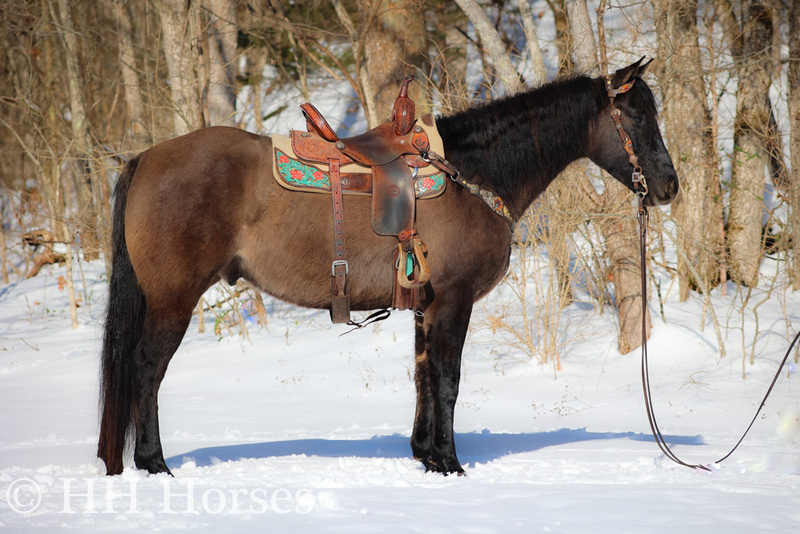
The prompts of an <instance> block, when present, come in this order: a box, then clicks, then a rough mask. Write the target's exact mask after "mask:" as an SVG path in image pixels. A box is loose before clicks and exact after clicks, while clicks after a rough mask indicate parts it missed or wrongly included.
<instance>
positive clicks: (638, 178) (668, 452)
mask: <svg viewBox="0 0 800 534" xmlns="http://www.w3.org/2000/svg"><path fill="white" fill-rule="evenodd" d="M631 87H633V82H630V83H627V84H624V85H622V86H621V87H619V88H617V89H614V88H613V87H612V85H611V77H610V76H606V90H607V91H608V96H609V98H610V99H611V118H612V119H614V122H615V123H616V126H617V132H618V133H619V136H620V140H621V141H622V145H623V147H624V148H625V151H626V152H627V153H628V159H629V161H630V162H631V164H632V165H633V169H634V170H633V174H632V179H633V190H634V194H635V195H636V201H637V204H638V210H637V214H636V219H637V221H638V223H639V264H640V272H641V290H642V296H641V298H642V390H643V392H644V403H645V408H646V409H647V420H648V422H649V423H650V430H651V431H652V434H653V438H654V439H655V440H656V443H657V444H658V448H659V449H661V452H663V453H664V455H665V456H666V457H667V458H669V459H670V460H672V461H673V462H675V463H677V464H679V465H682V466H684V467H689V468H692V469H697V470H701V471H711V470H712V467H716V466H717V465H718V464H720V463H721V462H723V461H725V460H726V459H728V458H729V457H730V456H731V455H732V454H733V453H734V451H736V449H738V448H739V445H741V444H742V442H743V441H744V438H745V437H746V436H747V434H748V433H749V432H750V429H751V428H752V427H753V425H754V424H755V422H756V420H757V419H758V416H759V415H760V414H761V410H762V409H763V408H764V405H765V404H766V403H767V398H769V396H770V394H771V393H772V390H773V388H774V387H775V384H776V383H777V381H778V378H779V377H780V375H781V371H782V370H783V367H784V365H785V364H786V361H787V360H788V359H789V355H790V354H791V353H792V349H793V348H794V346H795V344H797V341H798V340H799V339H800V332H798V333H797V335H796V336H795V337H794V339H793V340H792V342H791V343H790V344H789V349H788V350H787V351H786V354H785V355H784V356H783V360H781V364H780V365H779V366H778V370H777V371H776V372H775V376H774V377H773V378H772V382H771V383H770V385H769V388H767V392H766V393H765V394H764V398H763V399H762V400H761V404H760V405H759V406H758V409H757V410H756V413H755V415H754V416H753V419H752V420H751V421H750V424H749V425H748V426H747V429H746V430H745V431H744V433H743V434H742V437H741V438H739V441H737V442H736V445H734V446H733V448H732V449H731V450H730V451H729V452H728V453H727V454H726V455H725V456H723V457H722V458H720V459H719V460H717V461H716V462H713V463H712V464H692V463H688V462H685V461H684V460H681V459H680V458H679V457H678V455H677V454H675V452H673V451H672V449H671V448H670V447H669V445H668V444H667V440H666V438H665V437H664V435H663V434H662V433H661V429H660V428H659V426H658V422H657V421H656V415H655V411H654V409H653V397H652V392H651V388H650V369H649V362H648V357H647V314H646V310H647V226H648V221H649V218H650V217H649V214H648V213H647V208H646V207H645V205H644V199H645V197H646V196H647V182H646V181H645V178H644V174H642V168H641V167H640V166H639V163H638V158H637V157H636V154H635V153H634V151H633V142H632V141H631V138H630V136H628V134H627V132H625V128H624V127H623V126H622V123H621V122H620V111H619V109H618V108H617V107H616V106H615V105H614V97H615V96H617V95H618V94H620V93H624V92H627V91H629V90H630V89H631Z"/></svg>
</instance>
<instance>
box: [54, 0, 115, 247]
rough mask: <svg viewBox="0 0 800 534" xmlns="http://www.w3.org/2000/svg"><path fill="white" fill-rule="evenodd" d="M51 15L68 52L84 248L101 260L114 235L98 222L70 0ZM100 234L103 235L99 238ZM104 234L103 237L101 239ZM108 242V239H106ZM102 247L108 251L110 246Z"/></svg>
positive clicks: (98, 190)
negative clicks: (106, 244) (101, 249)
mask: <svg viewBox="0 0 800 534" xmlns="http://www.w3.org/2000/svg"><path fill="white" fill-rule="evenodd" d="M49 5H50V13H51V15H52V17H53V21H54V22H55V24H56V28H57V31H58V34H59V36H60V37H61V39H60V41H61V44H62V47H63V50H64V56H63V58H64V66H65V69H66V70H65V73H66V78H67V89H68V91H69V110H70V126H71V129H72V138H73V142H74V148H75V152H76V160H77V162H76V163H77V165H76V168H75V170H74V176H75V180H74V182H75V191H76V193H77V199H78V206H77V211H78V213H79V214H80V215H79V217H80V227H79V229H78V233H79V234H80V238H81V248H82V249H83V253H84V256H85V257H86V259H90V260H91V259H96V258H98V257H99V251H100V247H101V242H102V243H103V244H105V243H106V241H108V242H109V243H110V240H111V238H110V234H109V233H108V232H104V231H101V228H102V227H103V226H105V225H104V221H103V220H102V219H100V220H98V216H97V213H98V207H99V206H100V205H101V203H102V201H103V199H102V194H101V188H100V182H99V179H98V173H97V171H96V169H95V165H96V161H95V160H96V158H95V155H94V150H93V143H92V140H91V137H90V135H89V117H88V115H87V113H86V96H85V95H84V93H83V86H84V84H83V79H82V76H81V72H80V67H79V63H78V61H79V60H78V41H77V38H76V35H77V32H76V31H75V27H74V24H73V20H72V13H71V11H70V4H69V2H68V0H58V13H56V10H55V9H54V6H53V4H52V1H50V2H49ZM99 234H100V235H99ZM101 235H102V236H103V237H101ZM106 237H107V238H108V239H105V238H106ZM102 248H104V249H108V247H107V246H103V247H102Z"/></svg>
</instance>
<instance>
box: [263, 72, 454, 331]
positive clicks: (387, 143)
mask: <svg viewBox="0 0 800 534" xmlns="http://www.w3.org/2000/svg"><path fill="white" fill-rule="evenodd" d="M413 79H414V77H413V76H409V77H407V78H406V79H405V80H404V81H403V84H402V86H401V88H400V93H399V95H398V97H397V99H396V101H395V104H394V108H393V111H392V120H391V121H390V122H388V123H385V124H382V125H380V126H377V127H376V128H373V129H372V130H370V131H368V132H366V133H363V134H361V135H357V136H354V137H349V138H344V139H340V138H339V136H338V135H337V134H336V132H335V131H334V130H333V129H332V128H331V127H330V125H329V124H328V121H326V120H325V118H324V117H323V116H322V114H320V112H319V111H318V110H317V109H316V108H315V107H314V106H313V105H311V104H310V103H305V104H303V105H302V106H300V108H301V109H302V111H303V114H304V115H305V118H306V126H307V130H308V131H297V130H293V131H292V132H291V147H287V146H285V141H284V143H281V141H280V139H279V138H278V137H277V136H273V146H274V150H275V165H276V169H275V170H276V172H275V176H276V178H277V179H278V181H279V183H281V185H283V186H284V187H287V188H289V189H293V190H300V191H316V192H325V193H329V194H330V195H331V197H332V200H333V221H334V259H333V263H332V265H331V276H332V279H331V293H332V304H331V319H332V321H333V322H334V323H351V324H354V323H352V322H351V320H350V297H349V294H348V283H347V277H348V275H349V274H350V266H349V264H348V262H347V257H346V251H345V246H344V216H343V213H344V211H343V198H342V197H343V195H344V194H345V193H350V194H369V195H371V196H372V228H373V230H374V231H375V233H377V234H379V235H386V236H395V237H396V238H397V240H398V248H397V250H396V251H395V255H394V261H395V271H396V274H395V277H394V292H393V299H392V307H393V308H399V309H416V308H417V300H418V292H419V288H420V287H422V286H424V285H425V284H426V283H427V282H428V280H429V279H430V269H429V268H428V263H427V261H426V259H425V254H426V252H427V250H426V247H425V244H424V243H423V242H422V240H421V239H420V236H419V234H418V233H417V228H416V199H417V198H428V197H432V196H437V195H438V194H441V193H442V192H443V191H444V187H445V184H446V181H447V180H446V175H450V176H456V175H457V174H458V173H457V171H456V170H455V169H454V168H452V167H451V166H450V165H449V163H447V162H446V161H445V160H444V159H443V158H441V156H439V155H438V154H437V153H436V152H434V151H433V150H432V147H431V138H432V137H433V138H434V141H435V142H438V145H439V146H436V147H435V148H436V149H437V150H439V151H441V150H442V148H441V140H440V139H438V134H435V128H434V125H433V120H432V118H431V117H430V116H429V115H426V116H425V117H422V120H421V121H419V122H418V121H417V118H416V113H415V104H414V101H413V100H412V99H411V98H410V97H409V96H408V86H409V83H411V81H412V80H413ZM429 134H430V135H429ZM283 139H284V140H285V138H283Z"/></svg>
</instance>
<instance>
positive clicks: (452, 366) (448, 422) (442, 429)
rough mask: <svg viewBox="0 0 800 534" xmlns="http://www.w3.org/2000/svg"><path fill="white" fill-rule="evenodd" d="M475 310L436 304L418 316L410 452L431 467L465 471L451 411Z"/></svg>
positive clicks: (461, 304) (462, 305)
mask: <svg viewBox="0 0 800 534" xmlns="http://www.w3.org/2000/svg"><path fill="white" fill-rule="evenodd" d="M471 313H472V303H464V302H452V303H448V304H445V305H442V303H439V302H437V303H435V304H434V305H432V306H430V307H429V308H428V309H427V310H426V311H425V316H424V317H417V321H416V372H415V381H416V386H417V412H416V417H415V419H414V431H413V433H412V435H411V450H412V452H413V454H414V458H416V459H418V460H420V461H421V462H422V463H423V464H424V465H425V469H426V470H428V471H437V472H440V473H444V474H450V473H458V474H463V473H464V468H462V467H461V464H460V463H459V461H458V457H457V456H456V445H455V437H454V435H453V413H454V411H455V406H456V400H457V398H458V384H459V380H460V378H461V350H462V349H463V347H464V339H465V338H466V336H467V327H468V326H469V319H470V315H471Z"/></svg>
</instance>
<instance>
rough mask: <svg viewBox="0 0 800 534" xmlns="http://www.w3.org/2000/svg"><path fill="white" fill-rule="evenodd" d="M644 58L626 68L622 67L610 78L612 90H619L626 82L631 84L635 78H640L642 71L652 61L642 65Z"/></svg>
mask: <svg viewBox="0 0 800 534" xmlns="http://www.w3.org/2000/svg"><path fill="white" fill-rule="evenodd" d="M644 58H645V56H642V57H641V58H640V59H639V60H638V61H636V62H634V63H631V64H630V65H628V66H627V67H623V68H621V69H619V70H618V71H617V72H615V73H614V75H613V76H612V77H611V85H612V87H613V88H614V89H619V88H620V87H621V86H623V85H625V84H626V83H628V82H632V81H633V79H634V78H635V77H636V76H641V75H642V74H644V71H645V70H646V69H647V66H648V65H649V64H650V63H651V62H652V61H653V60H652V59H651V60H650V61H648V62H647V63H645V64H644V65H643V64H642V61H644Z"/></svg>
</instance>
